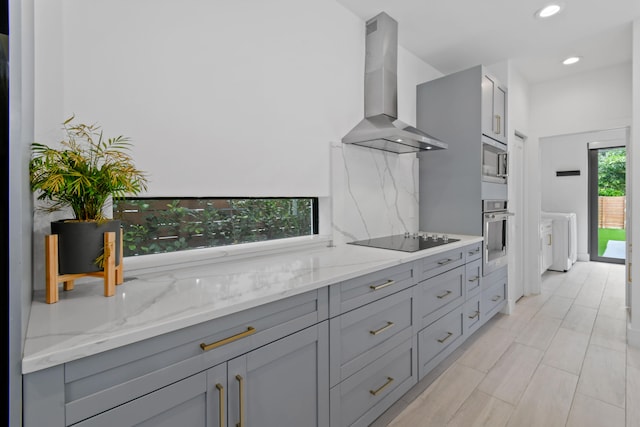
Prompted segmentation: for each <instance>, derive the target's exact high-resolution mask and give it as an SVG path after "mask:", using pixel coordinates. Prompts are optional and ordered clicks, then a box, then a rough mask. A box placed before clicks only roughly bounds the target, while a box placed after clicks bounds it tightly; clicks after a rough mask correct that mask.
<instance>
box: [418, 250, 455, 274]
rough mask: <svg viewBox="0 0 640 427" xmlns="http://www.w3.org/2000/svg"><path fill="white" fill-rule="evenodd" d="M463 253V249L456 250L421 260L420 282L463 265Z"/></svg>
mask: <svg viewBox="0 0 640 427" xmlns="http://www.w3.org/2000/svg"><path fill="white" fill-rule="evenodd" d="M465 252H466V251H465V248H458V249H452V250H450V251H447V252H443V253H441V254H438V255H433V256H430V257H427V258H425V259H423V260H422V263H421V264H422V267H421V274H422V277H421V278H420V280H425V279H428V278H430V277H433V276H436V275H438V274H440V273H444V272H445V271H447V270H451V269H452V268H456V267H458V266H459V265H462V264H464V263H465Z"/></svg>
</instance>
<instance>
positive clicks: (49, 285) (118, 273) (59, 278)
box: [44, 232, 124, 304]
mask: <svg viewBox="0 0 640 427" xmlns="http://www.w3.org/2000/svg"><path fill="white" fill-rule="evenodd" d="M122 240H123V239H122V233H120V248H121V250H120V265H118V266H117V267H116V233H114V232H107V233H104V254H105V257H104V270H103V271H96V272H91V273H77V274H58V235H57V234H49V235H47V236H45V238H44V244H45V270H46V276H45V277H46V295H45V300H46V302H47V304H53V303H55V302H58V284H59V283H62V284H63V286H62V288H63V289H64V290H65V291H71V290H73V287H74V283H73V281H74V280H76V279H79V278H81V277H87V276H91V277H103V278H104V296H105V297H111V296H113V295H115V294H116V285H121V284H122V283H123V282H124V277H123V271H124V270H123V246H122V243H123V242H122Z"/></svg>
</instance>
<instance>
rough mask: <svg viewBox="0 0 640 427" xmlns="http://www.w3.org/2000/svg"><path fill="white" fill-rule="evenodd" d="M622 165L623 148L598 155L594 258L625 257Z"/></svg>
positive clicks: (624, 181)
mask: <svg viewBox="0 0 640 427" xmlns="http://www.w3.org/2000/svg"><path fill="white" fill-rule="evenodd" d="M626 161H627V153H626V149H625V148H613V149H601V150H599V151H598V256H604V257H611V258H624V256H625V254H624V243H621V242H624V241H625V240H626V197H625V189H626Z"/></svg>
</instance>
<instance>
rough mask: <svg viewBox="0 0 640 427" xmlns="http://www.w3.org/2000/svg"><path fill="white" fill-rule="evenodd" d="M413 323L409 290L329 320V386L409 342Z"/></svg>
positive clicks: (411, 297)
mask: <svg viewBox="0 0 640 427" xmlns="http://www.w3.org/2000/svg"><path fill="white" fill-rule="evenodd" d="M414 323H415V321H414V315H413V288H410V289H405V290H404V291H401V292H398V293H395V294H392V295H389V296H388V297H385V298H383V299H381V300H378V301H374V302H372V303H370V304H367V305H365V306H364V307H360V308H358V309H355V310H352V311H350V312H348V313H345V314H342V315H340V316H337V317H334V318H332V319H330V320H329V330H330V337H331V338H330V344H329V345H330V347H331V355H330V362H329V363H330V378H331V380H330V385H331V386H333V385H335V384H337V383H338V382H340V381H342V380H343V379H345V378H347V377H349V376H351V375H353V374H354V373H355V372H356V371H358V370H360V369H361V368H363V367H364V366H366V365H367V364H369V363H371V362H373V361H374V360H375V359H377V358H378V357H380V356H382V355H383V354H385V353H387V352H388V351H390V350H392V349H394V348H395V347H396V346H397V345H399V344H400V343H402V342H404V341H406V340H407V339H409V338H410V337H411V335H412V334H413V331H414V328H413V325H414Z"/></svg>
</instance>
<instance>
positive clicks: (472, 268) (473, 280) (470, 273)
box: [465, 259, 482, 298]
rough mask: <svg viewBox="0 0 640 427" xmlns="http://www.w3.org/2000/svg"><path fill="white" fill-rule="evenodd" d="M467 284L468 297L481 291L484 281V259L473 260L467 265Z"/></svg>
mask: <svg viewBox="0 0 640 427" xmlns="http://www.w3.org/2000/svg"><path fill="white" fill-rule="evenodd" d="M465 276H466V280H465V284H466V289H467V298H469V297H472V296H474V295H477V294H478V293H479V292H480V285H481V281H482V260H481V259H478V260H475V261H471V262H470V263H468V264H467V265H466V266H465Z"/></svg>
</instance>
